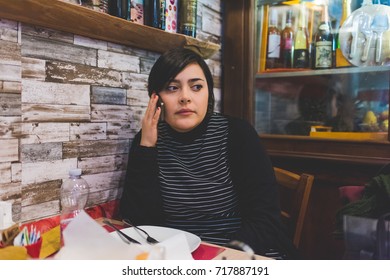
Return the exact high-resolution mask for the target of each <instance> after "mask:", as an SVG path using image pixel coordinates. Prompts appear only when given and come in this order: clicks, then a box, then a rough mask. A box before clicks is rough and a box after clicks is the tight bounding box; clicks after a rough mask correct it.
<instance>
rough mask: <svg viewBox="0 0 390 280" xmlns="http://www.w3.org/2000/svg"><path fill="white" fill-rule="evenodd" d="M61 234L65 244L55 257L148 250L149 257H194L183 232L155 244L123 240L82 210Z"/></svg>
mask: <svg viewBox="0 0 390 280" xmlns="http://www.w3.org/2000/svg"><path fill="white" fill-rule="evenodd" d="M62 234H63V238H64V244H65V246H64V247H62V248H61V250H60V251H59V252H58V253H57V254H56V255H55V257H54V258H55V259H60V260H65V259H67V260H82V259H84V260H85V259H87V260H110V259H115V260H134V259H136V256H137V255H139V254H141V253H143V252H148V253H149V259H168V260H172V259H174V260H188V259H193V258H192V255H191V253H190V250H189V248H188V243H187V239H186V237H185V235H184V234H183V233H180V234H177V235H175V236H172V237H171V238H169V239H166V240H164V241H163V242H160V243H158V244H157V245H138V244H133V243H132V244H126V243H124V242H123V241H122V240H121V239H118V238H115V237H114V236H113V235H111V234H110V233H108V232H107V231H106V230H105V229H104V228H103V227H102V226H101V225H99V224H98V223H97V222H96V221H95V220H93V219H92V218H91V217H90V216H89V215H88V214H87V213H85V212H84V211H82V212H81V213H80V214H79V215H78V216H77V217H75V218H74V219H73V220H72V221H71V222H70V223H69V224H68V225H67V227H66V228H65V230H64V231H63V233H62ZM156 238H157V237H156Z"/></svg>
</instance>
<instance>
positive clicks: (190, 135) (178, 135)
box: [164, 115, 211, 143]
mask: <svg viewBox="0 0 390 280" xmlns="http://www.w3.org/2000/svg"><path fill="white" fill-rule="evenodd" d="M210 118H211V115H206V116H205V118H204V119H203V121H202V122H201V123H200V124H199V125H198V126H196V127H195V128H194V129H192V130H190V131H187V132H178V131H176V130H174V129H173V128H172V127H171V126H170V125H169V124H168V123H166V122H164V125H165V126H166V128H167V131H168V134H169V135H170V136H171V137H172V138H173V139H175V140H177V141H179V142H182V143H190V142H192V141H194V140H195V139H196V138H198V137H199V136H201V135H202V134H204V133H205V131H206V129H207V125H208V123H209V121H210Z"/></svg>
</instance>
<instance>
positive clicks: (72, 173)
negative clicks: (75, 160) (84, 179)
mask: <svg viewBox="0 0 390 280" xmlns="http://www.w3.org/2000/svg"><path fill="white" fill-rule="evenodd" d="M69 175H70V176H80V175H81V169H80V168H74V169H71V170H69Z"/></svg>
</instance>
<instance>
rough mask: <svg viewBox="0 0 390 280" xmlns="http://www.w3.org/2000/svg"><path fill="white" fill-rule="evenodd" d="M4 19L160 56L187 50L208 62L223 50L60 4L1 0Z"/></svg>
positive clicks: (54, 0)
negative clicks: (168, 52)
mask: <svg viewBox="0 0 390 280" xmlns="http://www.w3.org/2000/svg"><path fill="white" fill-rule="evenodd" d="M0 7H1V8H0V18H4V19H9V20H15V21H19V22H24V23H28V24H32V25H38V26H42V27H47V28H51V29H56V30H60V31H65V32H70V33H73V34H78V35H82V36H86V37H90V38H94V39H99V40H104V41H109V42H113V43H118V44H123V45H127V46H131V47H135V48H140V49H145V50H149V51H154V52H158V53H163V52H164V51H166V50H168V49H171V48H175V47H179V46H186V47H191V48H192V49H194V50H196V51H198V52H199V53H200V54H201V55H202V56H203V57H204V58H209V57H210V56H212V55H213V54H214V53H216V52H217V51H218V50H219V49H220V46H219V45H217V44H214V43H211V42H205V41H200V40H198V39H196V38H192V37H189V36H185V35H182V34H176V33H169V32H166V31H163V30H160V29H157V28H153V27H149V26H145V25H140V24H136V23H132V22H129V21H126V20H124V19H121V18H117V17H114V16H111V15H108V14H104V13H100V12H97V11H93V10H91V9H88V8H85V7H82V6H78V5H74V4H71V3H67V2H62V1H58V0H12V1H10V0H0Z"/></svg>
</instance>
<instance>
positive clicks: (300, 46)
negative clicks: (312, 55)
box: [293, 4, 310, 68]
mask: <svg viewBox="0 0 390 280" xmlns="http://www.w3.org/2000/svg"><path fill="white" fill-rule="evenodd" d="M293 56H294V65H293V66H294V68H309V62H310V59H309V35H308V30H307V26H306V8H305V6H304V4H301V7H300V11H299V16H298V29H297V32H296V35H295V41H294V55H293Z"/></svg>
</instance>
